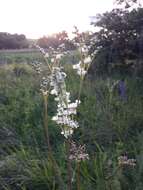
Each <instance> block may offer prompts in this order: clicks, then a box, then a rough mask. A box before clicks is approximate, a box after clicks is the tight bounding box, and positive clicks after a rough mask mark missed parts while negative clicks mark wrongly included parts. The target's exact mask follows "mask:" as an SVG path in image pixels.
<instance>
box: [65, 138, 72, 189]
mask: <svg viewBox="0 0 143 190" xmlns="http://www.w3.org/2000/svg"><path fill="white" fill-rule="evenodd" d="M70 146H71V143H70V139H67V140H66V147H67V170H68V171H67V172H68V183H67V189H68V190H72V170H71V169H72V168H71V160H70V159H69V156H70Z"/></svg>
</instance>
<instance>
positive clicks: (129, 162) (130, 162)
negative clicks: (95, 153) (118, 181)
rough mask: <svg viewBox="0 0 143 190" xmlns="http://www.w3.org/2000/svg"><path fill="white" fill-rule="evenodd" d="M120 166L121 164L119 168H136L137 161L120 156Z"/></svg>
mask: <svg viewBox="0 0 143 190" xmlns="http://www.w3.org/2000/svg"><path fill="white" fill-rule="evenodd" d="M118 164H119V166H135V165H136V160H135V159H128V157H127V156H120V157H118Z"/></svg>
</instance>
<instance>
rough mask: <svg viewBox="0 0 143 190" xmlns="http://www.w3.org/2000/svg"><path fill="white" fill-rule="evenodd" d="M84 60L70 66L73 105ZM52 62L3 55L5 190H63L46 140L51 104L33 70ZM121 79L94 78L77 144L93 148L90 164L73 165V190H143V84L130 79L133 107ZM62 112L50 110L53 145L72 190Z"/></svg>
mask: <svg viewBox="0 0 143 190" xmlns="http://www.w3.org/2000/svg"><path fill="white" fill-rule="evenodd" d="M78 59H79V57H78V55H77V54H76V55H75V54H72V55H69V56H67V57H65V58H63V60H62V64H63V65H64V69H65V72H66V73H67V79H66V85H67V89H68V91H70V92H71V96H72V98H73V99H76V97H77V96H78V91H79V85H80V84H79V83H80V82H79V77H78V76H77V75H76V73H75V71H74V70H73V69H72V64H73V63H76V62H77V61H78ZM36 60H39V61H44V60H43V58H42V56H41V54H40V53H39V52H17V53H16V52H0V62H1V64H0V189H1V190H58V189H59V184H58V181H57V179H56V177H55V171H54V169H53V165H52V163H51V162H50V160H49V158H48V153H47V145H46V143H45V140H44V138H45V137H44V132H43V118H44V110H43V99H42V96H41V93H40V87H39V85H40V84H39V78H38V76H37V75H36V73H35V71H34V70H33V68H32V66H31V64H30V63H32V62H33V61H36ZM120 78H121V76H114V77H108V78H104V77H97V76H92V77H91V76H90V74H87V76H86V77H85V80H84V82H83V89H82V92H81V98H80V99H81V104H80V105H79V107H78V110H77V116H76V119H77V121H78V123H79V126H80V127H79V128H78V129H76V130H75V132H74V135H73V138H74V140H75V142H77V143H79V144H85V145H86V151H87V153H88V155H89V159H88V160H85V161H81V163H80V171H79V176H77V172H76V171H77V170H78V167H77V166H78V165H77V164H76V163H75V162H72V189H73V190H77V183H79V181H78V180H79V178H80V190H87V189H88V190H142V189H143V141H142V139H143V128H142V127H143V126H142V124H143V86H142V82H143V81H142V78H140V77H133V76H132V77H131V76H126V78H125V84H126V99H122V97H121V96H120V94H119V92H118V89H117V85H115V84H116V82H117V81H118V80H120ZM55 112H56V105H55V101H54V99H53V97H52V96H50V97H49V103H48V124H49V135H50V143H51V145H52V149H53V152H54V156H55V158H56V162H57V163H58V166H59V168H60V171H61V176H62V179H63V182H64V187H63V190H64V189H67V181H68V176H67V168H66V165H67V159H66V157H65V152H66V143H65V140H64V138H63V137H62V136H61V134H60V128H59V126H58V125H57V124H55V122H54V121H52V119H51V118H52V117H53V116H54V115H55Z"/></svg>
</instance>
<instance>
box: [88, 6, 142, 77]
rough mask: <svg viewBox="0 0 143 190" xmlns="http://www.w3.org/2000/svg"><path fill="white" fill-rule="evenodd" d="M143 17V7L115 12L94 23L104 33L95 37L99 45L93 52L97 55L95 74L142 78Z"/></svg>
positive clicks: (107, 13)
mask: <svg viewBox="0 0 143 190" xmlns="http://www.w3.org/2000/svg"><path fill="white" fill-rule="evenodd" d="M142 15H143V8H141V7H140V8H138V9H133V10H132V11H130V12H129V11H127V10H122V9H113V10H112V11H111V12H106V13H104V14H102V15H97V17H96V20H95V22H94V21H93V23H92V24H93V25H94V26H95V27H100V31H99V32H96V33H95V34H94V37H95V42H94V44H93V46H92V48H91V52H96V51H97V53H96V56H95V60H94V63H93V66H92V67H91V73H93V74H94V73H95V72H97V73H98V74H101V75H103V74H104V73H105V74H108V75H109V74H110V75H111V74H113V73H120V74H122V75H123V74H124V76H126V75H127V74H134V75H140V76H142V71H143V57H142V53H141V52H142V47H143V35H142V32H143V30H142Z"/></svg>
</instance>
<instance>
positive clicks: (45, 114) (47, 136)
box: [43, 95, 64, 190]
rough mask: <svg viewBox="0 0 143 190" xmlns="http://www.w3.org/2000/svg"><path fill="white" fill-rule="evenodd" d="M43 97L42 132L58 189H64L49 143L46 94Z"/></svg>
mask: <svg viewBox="0 0 143 190" xmlns="http://www.w3.org/2000/svg"><path fill="white" fill-rule="evenodd" d="M43 99H44V125H43V126H44V134H45V141H46V144H47V147H48V156H49V160H50V161H51V162H52V166H53V169H54V171H55V175H56V178H57V180H58V182H59V189H60V190H64V182H63V180H62V177H61V172H60V169H59V166H58V164H57V162H56V160H55V159H54V156H53V153H52V147H51V144H50V138H49V130H48V95H43Z"/></svg>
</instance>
